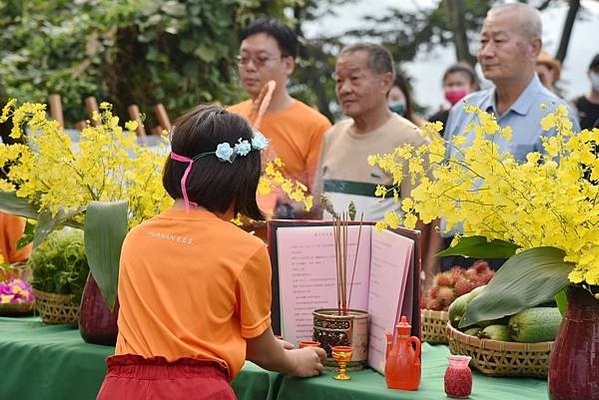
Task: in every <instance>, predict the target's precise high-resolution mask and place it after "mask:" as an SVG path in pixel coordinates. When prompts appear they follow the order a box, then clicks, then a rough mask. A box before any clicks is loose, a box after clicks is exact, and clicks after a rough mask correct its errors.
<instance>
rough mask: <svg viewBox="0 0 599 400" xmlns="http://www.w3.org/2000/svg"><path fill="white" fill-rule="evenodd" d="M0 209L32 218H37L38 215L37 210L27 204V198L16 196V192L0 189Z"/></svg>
mask: <svg viewBox="0 0 599 400" xmlns="http://www.w3.org/2000/svg"><path fill="white" fill-rule="evenodd" d="M0 211H4V212H7V213H9V214H15V215H20V216H21V217H26V218H33V219H37V215H38V212H37V211H36V210H35V208H33V206H32V205H31V204H29V202H28V201H27V199H23V198H21V197H17V194H16V192H1V191H0Z"/></svg>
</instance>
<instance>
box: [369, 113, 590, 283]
mask: <svg viewBox="0 0 599 400" xmlns="http://www.w3.org/2000/svg"><path fill="white" fill-rule="evenodd" d="M466 109H467V111H468V112H470V113H474V114H476V116H477V120H478V123H475V124H471V125H469V126H468V127H467V128H466V130H467V131H473V132H474V133H475V135H474V140H473V141H472V143H465V142H464V140H465V139H464V137H463V136H456V137H454V139H453V141H452V142H451V143H446V142H445V141H443V139H441V138H440V137H439V136H437V135H434V134H432V132H437V131H439V129H440V128H441V125H440V123H435V124H429V125H427V127H426V128H425V129H424V130H425V132H428V133H429V135H430V136H431V139H432V141H431V143H430V144H429V145H427V146H422V147H421V148H419V149H418V150H416V151H415V150H414V149H413V148H410V147H407V146H405V147H400V148H397V149H395V150H394V152H393V153H391V154H385V155H373V156H371V157H370V158H369V162H370V164H371V165H378V166H379V167H380V168H382V169H383V170H385V171H386V172H387V173H389V174H391V175H392V176H393V177H394V180H395V182H394V183H395V185H396V187H399V183H400V182H401V179H402V172H403V171H402V166H403V165H405V163H409V165H410V171H411V176H410V179H413V180H415V181H418V182H420V183H419V185H418V186H417V187H416V188H415V189H414V190H413V191H412V193H411V197H409V198H406V199H404V200H403V201H402V203H401V209H402V211H403V213H399V212H389V213H387V215H385V218H384V220H383V221H380V222H379V223H378V228H379V229H384V228H385V227H387V226H391V227H396V226H397V225H400V224H404V225H406V226H408V227H414V226H415V223H416V221H417V218H420V219H422V220H423V221H424V222H425V223H428V222H430V221H432V220H434V219H436V218H445V219H446V221H447V223H448V224H447V228H446V229H447V230H448V231H449V230H450V229H451V228H452V227H454V226H455V225H456V224H458V223H459V224H462V227H463V236H464V237H472V236H483V237H485V238H487V240H489V241H490V240H495V239H497V240H502V241H506V242H509V243H513V244H514V245H516V246H517V247H518V252H521V251H523V250H526V249H533V248H539V247H543V246H550V247H554V248H557V249H561V250H563V252H564V253H565V257H564V258H563V261H565V262H566V263H569V264H572V268H571V270H570V272H569V275H568V278H569V280H570V282H571V283H580V282H586V284H589V285H597V284H599V228H598V226H599V225H598V223H599V200H598V198H599V186H598V185H597V184H596V182H597V181H598V180H599V158H598V157H597V155H596V153H595V151H596V150H595V148H596V145H597V143H599V129H594V130H592V131H590V130H584V131H582V132H580V133H574V132H572V123H571V122H570V121H569V120H568V110H567V108H566V107H565V106H563V105H561V106H558V107H557V108H556V109H555V110H554V111H553V112H552V113H549V114H548V115H547V116H546V117H544V118H543V119H542V121H540V123H541V125H542V127H543V129H545V130H548V129H552V128H555V130H556V132H557V134H556V135H555V136H552V137H546V138H543V147H544V153H539V152H533V153H530V154H528V156H527V159H526V161H525V162H517V161H516V160H515V159H514V157H513V156H512V155H511V154H510V153H502V152H500V151H499V148H498V145H497V143H496V141H495V139H494V138H496V137H498V136H501V137H503V138H504V139H505V140H510V139H511V135H512V131H511V129H510V128H509V127H506V128H501V127H500V126H499V124H498V123H497V120H496V118H495V116H493V115H491V114H488V113H486V112H484V111H483V110H481V109H480V108H478V107H474V106H470V105H468V106H467V107H466ZM446 146H453V147H454V148H455V149H457V151H456V152H455V153H454V154H456V156H452V157H451V158H450V159H446V158H445V154H446V152H445V149H446ZM427 165H428V167H426V168H425V166H427ZM427 168H432V173H431V171H427ZM386 194H387V190H386V189H385V188H383V187H381V188H379V189H378V190H377V195H379V196H381V197H383V196H385V195H386ZM397 201H398V200H397Z"/></svg>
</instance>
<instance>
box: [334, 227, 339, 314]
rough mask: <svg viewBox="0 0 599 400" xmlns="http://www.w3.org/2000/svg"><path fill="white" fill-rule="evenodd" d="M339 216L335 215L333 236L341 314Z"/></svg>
mask: <svg viewBox="0 0 599 400" xmlns="http://www.w3.org/2000/svg"><path fill="white" fill-rule="evenodd" d="M338 223H339V218H338V217H336V216H335V217H333V238H334V241H335V271H336V273H337V280H336V282H335V283H336V284H337V313H338V314H339V315H341V285H340V283H341V277H340V276H339V274H340V272H341V268H340V264H339V261H340V260H341V254H340V252H341V246H340V242H339V229H338Z"/></svg>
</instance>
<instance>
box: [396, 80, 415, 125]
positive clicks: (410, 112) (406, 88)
mask: <svg viewBox="0 0 599 400" xmlns="http://www.w3.org/2000/svg"><path fill="white" fill-rule="evenodd" d="M393 86H397V87H398V88H399V89H400V90H401V91H402V93H403V95H404V97H405V98H406V113H405V117H406V119H408V120H409V121H412V122H413V123H414V124H416V122H414V104H413V100H412V90H411V89H410V83H409V82H408V79H407V78H406V77H405V76H403V75H402V74H399V73H398V74H395V82H393Z"/></svg>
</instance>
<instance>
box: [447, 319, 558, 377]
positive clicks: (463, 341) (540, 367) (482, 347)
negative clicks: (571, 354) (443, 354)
mask: <svg viewBox="0 0 599 400" xmlns="http://www.w3.org/2000/svg"><path fill="white" fill-rule="evenodd" d="M447 337H448V338H449V351H450V352H451V354H461V355H465V356H470V357H472V360H471V361H470V365H471V366H472V367H474V368H476V369H477V370H479V371H480V372H482V373H483V374H485V375H489V376H530V377H537V378H546V377H547V368H548V366H549V355H550V354H551V349H552V348H553V342H539V343H518V342H502V341H499V340H490V339H479V338H478V337H476V336H470V335H466V334H465V333H462V332H460V331H458V330H457V329H455V328H454V327H453V326H451V324H449V323H448V324H447Z"/></svg>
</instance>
